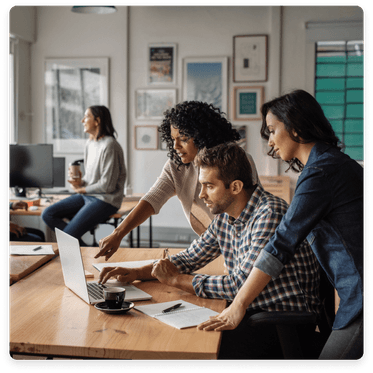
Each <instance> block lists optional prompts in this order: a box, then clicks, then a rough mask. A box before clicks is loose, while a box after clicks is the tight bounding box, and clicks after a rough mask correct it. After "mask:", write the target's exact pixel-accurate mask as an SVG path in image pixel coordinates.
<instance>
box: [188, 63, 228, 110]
mask: <svg viewBox="0 0 373 373" xmlns="http://www.w3.org/2000/svg"><path fill="white" fill-rule="evenodd" d="M227 87H228V57H205V58H184V66H183V100H184V101H203V102H208V103H211V104H213V105H214V106H215V107H217V108H219V109H220V110H221V111H222V112H224V113H227V101H228V98H227Z"/></svg>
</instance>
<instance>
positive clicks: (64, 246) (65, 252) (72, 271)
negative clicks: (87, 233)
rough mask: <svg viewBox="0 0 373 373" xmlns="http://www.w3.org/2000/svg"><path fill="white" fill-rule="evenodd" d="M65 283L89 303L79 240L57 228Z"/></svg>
mask: <svg viewBox="0 0 373 373" xmlns="http://www.w3.org/2000/svg"><path fill="white" fill-rule="evenodd" d="M55 232H56V237H57V244H58V250H59V254H60V258H61V265H62V273H63V278H64V281H65V285H66V286H67V287H68V288H69V289H70V290H72V291H73V292H74V293H75V294H76V295H78V296H79V297H80V298H82V299H83V300H84V301H86V302H87V303H91V302H90V301H89V296H88V290H87V283H86V279H85V274H84V266H83V260H82V254H81V252H80V245H79V241H78V240H77V239H76V238H75V237H72V236H70V235H69V234H67V233H65V232H63V231H61V230H60V229H58V228H55Z"/></svg>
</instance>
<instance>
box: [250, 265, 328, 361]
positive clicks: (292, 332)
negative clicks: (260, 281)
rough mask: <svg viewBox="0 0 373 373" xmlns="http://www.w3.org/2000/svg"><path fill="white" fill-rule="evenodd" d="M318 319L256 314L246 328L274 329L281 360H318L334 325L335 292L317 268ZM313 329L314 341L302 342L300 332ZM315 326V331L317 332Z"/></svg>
mask: <svg viewBox="0 0 373 373" xmlns="http://www.w3.org/2000/svg"><path fill="white" fill-rule="evenodd" d="M320 271H321V274H320V299H321V303H322V311H321V315H320V318H319V319H317V318H316V315H314V314H313V313H312V312H296V311H294V312H291V311H285V312H282V311H281V312H280V311H274V312H265V311H263V312H259V313H256V314H254V315H252V316H251V317H250V318H249V319H248V325H250V326H260V325H275V326H276V330H277V336H278V339H279V341H280V345H281V350H282V354H283V357H284V359H317V358H318V357H319V355H320V353H321V350H322V348H323V347H324V345H325V343H326V341H327V339H328V337H329V335H330V333H331V329H332V325H333V321H334V288H333V286H332V285H331V283H330V282H329V280H328V278H327V276H326V274H325V272H324V271H323V269H321V268H320ZM312 325H313V326H314V328H315V332H314V338H313V340H308V341H304V340H302V335H301V333H302V328H303V327H311V326H312ZM316 326H317V327H318V331H316Z"/></svg>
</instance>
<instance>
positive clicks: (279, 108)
mask: <svg viewBox="0 0 373 373" xmlns="http://www.w3.org/2000/svg"><path fill="white" fill-rule="evenodd" d="M261 112H262V120H263V121H262V128H261V129H260V134H261V136H262V138H263V139H265V140H267V141H268V139H269V130H268V127H267V114H268V112H271V113H272V114H273V115H274V116H276V117H277V119H278V120H279V121H280V122H282V123H284V125H285V128H286V130H287V131H288V133H289V136H290V137H291V139H292V140H294V141H295V142H298V143H300V144H307V143H310V142H323V143H325V144H329V145H332V146H334V147H336V148H339V149H342V148H343V144H342V143H341V142H340V140H339V139H338V137H337V136H336V135H335V132H334V130H333V128H332V126H331V124H330V122H329V121H328V119H327V118H326V117H325V114H324V112H323V110H322V108H321V106H320V104H319V103H318V102H317V101H316V99H315V98H314V97H313V96H312V95H310V94H309V93H308V92H306V91H303V90H295V91H293V92H291V93H288V94H286V95H284V96H281V97H278V98H275V99H274V100H272V101H269V102H266V103H265V104H264V105H263V106H262V108H261ZM294 132H295V133H296V135H294ZM268 155H270V156H271V157H272V158H275V159H278V158H279V157H278V156H276V154H275V153H274V149H273V148H272V149H271V150H270V151H269V152H268ZM286 162H287V163H289V169H292V170H294V171H296V172H300V171H302V170H303V167H304V165H303V164H302V163H301V162H300V161H299V160H298V159H297V158H293V159H291V160H289V161H286Z"/></svg>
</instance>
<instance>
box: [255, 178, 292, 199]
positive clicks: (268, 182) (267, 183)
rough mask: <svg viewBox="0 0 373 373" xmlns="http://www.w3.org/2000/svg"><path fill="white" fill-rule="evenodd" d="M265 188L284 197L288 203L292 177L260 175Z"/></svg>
mask: <svg viewBox="0 0 373 373" xmlns="http://www.w3.org/2000/svg"><path fill="white" fill-rule="evenodd" d="M259 179H260V182H261V183H262V186H263V188H264V190H266V191H267V192H269V193H272V194H273V195H275V196H277V197H280V198H282V199H284V200H285V201H286V202H287V203H288V204H290V202H291V197H290V177H289V176H259Z"/></svg>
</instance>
